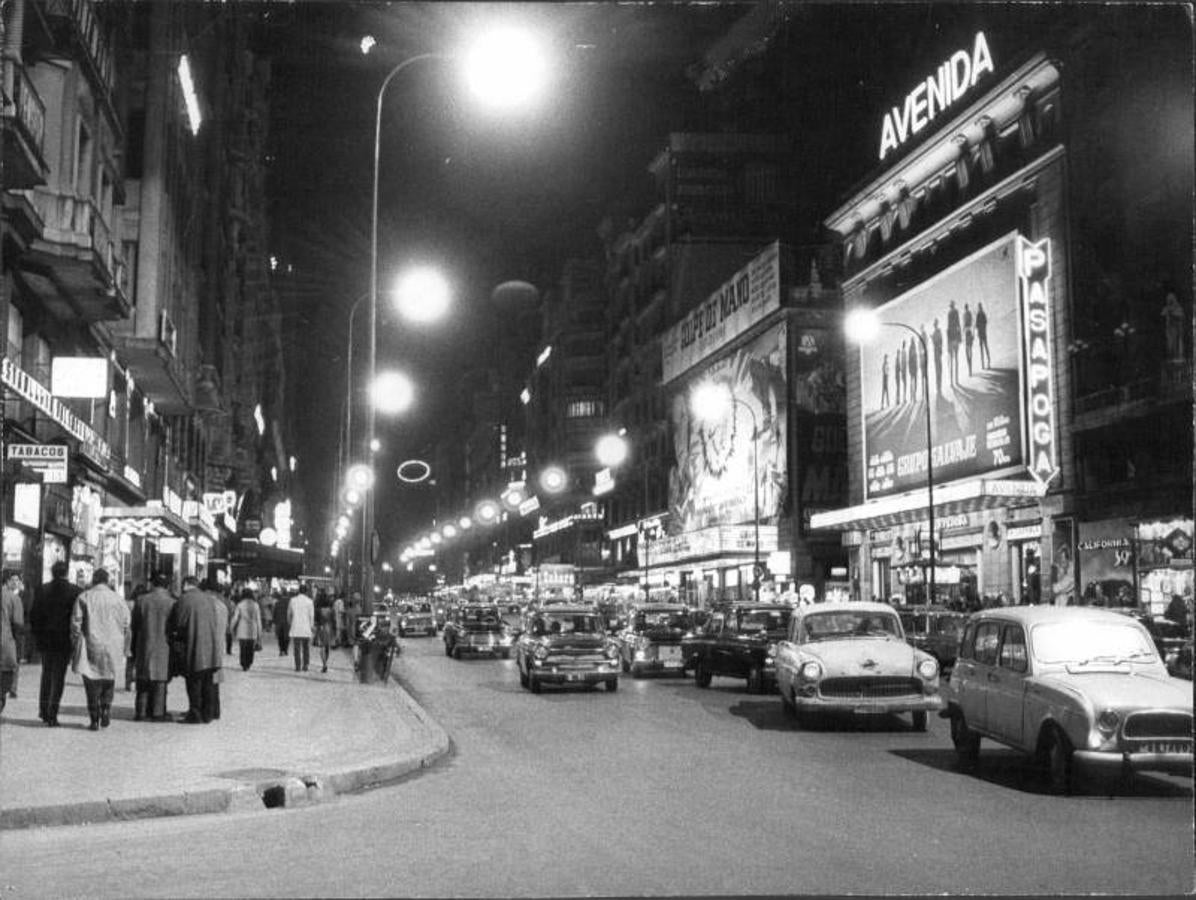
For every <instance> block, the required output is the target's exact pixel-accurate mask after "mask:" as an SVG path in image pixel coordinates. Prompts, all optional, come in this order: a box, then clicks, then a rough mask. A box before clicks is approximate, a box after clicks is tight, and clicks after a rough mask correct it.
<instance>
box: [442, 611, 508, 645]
mask: <svg viewBox="0 0 1196 900" xmlns="http://www.w3.org/2000/svg"><path fill="white" fill-rule="evenodd" d="M442 637H443V639H444V655H445V656H451V657H452V658H453V659H460V658H461V657H462V656H465V655H472V656H477V655H486V656H497V657H501V658H503V659H508V658H509V657H510V655H511V642H512V638H511V634H510V632H509V631H508V629H507V626H506V623H504V622H503V619H502V615H501V613H500V612H499V608H498V607H497V606H496V605H495V604H493V603H462V604H461V605H459V606H456V607H453V608H451V609H450V610H449V611H448V618H447V619H446V620H445V623H444V632H443V634H442Z"/></svg>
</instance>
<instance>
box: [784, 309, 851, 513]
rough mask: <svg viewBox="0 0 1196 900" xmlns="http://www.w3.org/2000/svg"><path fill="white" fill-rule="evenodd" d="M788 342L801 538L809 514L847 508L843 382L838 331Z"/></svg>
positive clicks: (798, 335)
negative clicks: (791, 350)
mask: <svg viewBox="0 0 1196 900" xmlns="http://www.w3.org/2000/svg"><path fill="white" fill-rule="evenodd" d="M793 341H794V345H795V346H794V357H793V418H794V423H793V425H794V427H793V436H794V444H795V446H794V451H795V457H794V458H795V462H796V472H797V475H796V481H797V484H796V497H797V510H798V514H799V516H800V518H799V522H800V527H801V530H802V532H803V533H804V532H805V531H807V530H808V529H809V527H810V516H812V515H814V513H817V512H824V511H826V510H829V509H837V508H838V507H841V506H846V505H847V384H846V382H847V379H846V376H845V373H844V366H843V337H842V333H841V332H840V331H838V330H837V329H834V330H832V329H829V328H797V329H795V333H794V338H793Z"/></svg>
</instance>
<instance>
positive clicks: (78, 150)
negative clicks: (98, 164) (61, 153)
mask: <svg viewBox="0 0 1196 900" xmlns="http://www.w3.org/2000/svg"><path fill="white" fill-rule="evenodd" d="M91 190H92V142H91V132H90V131H89V130H88V128H87V125H86V124H85V123H84V122H83V120H82V119H80V120H79V129H78V132H77V143H76V146H75V195H76V196H79V197H90V196H91Z"/></svg>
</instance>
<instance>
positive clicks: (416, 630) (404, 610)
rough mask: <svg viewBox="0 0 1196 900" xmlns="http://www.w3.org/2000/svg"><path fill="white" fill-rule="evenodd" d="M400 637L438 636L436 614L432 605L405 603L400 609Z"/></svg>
mask: <svg viewBox="0 0 1196 900" xmlns="http://www.w3.org/2000/svg"><path fill="white" fill-rule="evenodd" d="M398 628H399V637H406V636H407V635H409V634H424V635H429V636H431V635H435V634H436V614H435V612H434V611H433V609H432V604H431V603H404V604H401V605H400V606H399V609H398Z"/></svg>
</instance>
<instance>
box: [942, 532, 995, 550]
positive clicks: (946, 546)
mask: <svg viewBox="0 0 1196 900" xmlns="http://www.w3.org/2000/svg"><path fill="white" fill-rule="evenodd" d="M983 543H984V529H983V528H977V529H976V530H975V531H972V532H969V533H967V534H945V535H942V536H940V537H939V540H938V548H939V550H966V549H970V548H972V547H979V546H980V545H981V544H983Z"/></svg>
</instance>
